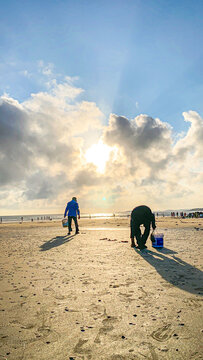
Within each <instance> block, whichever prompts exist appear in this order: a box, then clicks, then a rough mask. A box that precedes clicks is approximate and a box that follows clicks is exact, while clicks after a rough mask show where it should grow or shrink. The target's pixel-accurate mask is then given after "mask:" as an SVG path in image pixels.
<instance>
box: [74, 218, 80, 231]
mask: <svg viewBox="0 0 203 360" xmlns="http://www.w3.org/2000/svg"><path fill="white" fill-rule="evenodd" d="M73 220H74V222H75V233H76V234H78V233H79V227H78V221H77V216H73Z"/></svg>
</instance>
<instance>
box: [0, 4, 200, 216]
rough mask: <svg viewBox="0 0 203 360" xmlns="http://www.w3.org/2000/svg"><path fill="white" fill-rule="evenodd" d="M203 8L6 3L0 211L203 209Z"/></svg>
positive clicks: (0, 63)
mask: <svg viewBox="0 0 203 360" xmlns="http://www.w3.org/2000/svg"><path fill="white" fill-rule="evenodd" d="M202 16H203V2H202V1H201V0H196V1H192V0H191V1H190V0H184V1H182V0H179V1H174V0H168V1H166V0H162V1H161V0H156V1H155V0H153V1H152V0H147V1H141V0H122V1H121V0H117V1H115V0H111V1H105V0H104V1H103V0H96V1H95V0H94V1H92V0H88V1H86V0H72V1H69V0H66V1H65V0H63V1H62V0H57V1H53V0H49V1H48V0H44V1H39V0H35V1H29V0H27V1H23V0H21V1H17V0H7V1H6V2H3V1H2V3H1V12H0V215H2V216H3V215H13V214H43V213H63V211H64V208H65V205H66V203H67V201H69V200H71V198H72V196H77V198H78V201H79V204H80V208H81V212H83V213H85V212H88V213H93V212H102V213H105V212H117V211H129V210H132V209H133V208H134V207H135V206H137V205H141V204H146V205H148V206H150V207H151V209H152V210H154V211H156V210H165V209H181V208H188V209H190V208H194V207H202V206H203V204H202V199H201V194H202V193H203V185H202V184H203V173H202V170H203V161H202V154H203V119H202V116H203V101H202V100H203V69H202V64H203V47H202V38H203V23H202Z"/></svg>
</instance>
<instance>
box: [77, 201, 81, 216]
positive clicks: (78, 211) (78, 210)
mask: <svg viewBox="0 0 203 360" xmlns="http://www.w3.org/2000/svg"><path fill="white" fill-rule="evenodd" d="M77 205H78V204H77ZM77 213H78V219H80V209H79V205H78V206H77Z"/></svg>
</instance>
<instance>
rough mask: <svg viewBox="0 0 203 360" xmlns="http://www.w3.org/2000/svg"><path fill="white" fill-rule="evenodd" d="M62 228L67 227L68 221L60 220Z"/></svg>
mask: <svg viewBox="0 0 203 360" xmlns="http://www.w3.org/2000/svg"><path fill="white" fill-rule="evenodd" d="M62 226H63V227H68V219H63V220H62Z"/></svg>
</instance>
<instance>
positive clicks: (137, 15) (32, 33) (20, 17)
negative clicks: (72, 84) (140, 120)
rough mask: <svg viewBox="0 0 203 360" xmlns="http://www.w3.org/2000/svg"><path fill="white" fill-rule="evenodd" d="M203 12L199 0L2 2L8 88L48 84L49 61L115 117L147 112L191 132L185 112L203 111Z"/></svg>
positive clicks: (1, 62) (0, 43)
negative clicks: (43, 68)
mask: <svg viewBox="0 0 203 360" xmlns="http://www.w3.org/2000/svg"><path fill="white" fill-rule="evenodd" d="M202 15H203V3H202V1H198V0H196V1H187V0H184V1H150V0H149V1H136V0H135V1H132V0H131V1H129V0H127V1H99V0H98V1H91V0H89V1H69V0H68V1H46V0H45V1H15V0H12V1H9V0H8V1H6V2H2V4H1V13H0V24H1V25H0V33H1V40H0V50H1V51H0V52H1V57H0V76H1V85H0V91H1V93H3V92H5V91H6V92H8V93H9V95H11V96H12V97H14V98H16V99H18V100H19V101H22V100H24V99H26V98H28V97H29V95H30V93H33V92H38V91H41V90H43V81H42V79H41V78H40V77H39V76H37V75H38V74H37V63H38V62H39V60H43V61H44V63H45V64H49V63H51V64H53V66H54V70H53V71H54V72H55V75H56V74H61V76H66V75H67V76H77V77H78V81H77V85H78V86H79V87H82V88H83V89H84V90H85V92H84V94H83V98H84V99H87V100H89V101H95V102H96V103H97V105H98V106H99V107H100V109H101V110H102V111H103V112H104V113H105V115H106V116H107V117H108V115H109V113H111V112H113V113H116V114H119V115H125V116H127V117H130V118H133V117H135V116H136V115H138V114H139V113H147V114H149V115H150V116H154V117H159V118H160V119H162V120H163V121H168V122H169V123H170V124H171V125H172V126H173V127H174V128H175V130H177V131H180V130H184V128H185V123H184V121H183V117H182V112H183V111H187V110H190V109H192V110H196V111H198V112H199V113H202V110H203V102H202V94H203V71H202V60H203V59H202V52H203V50H202V48H203V47H202V38H203V25H202ZM25 70H26V71H27V72H28V74H29V73H30V74H32V76H30V77H27V78H26V77H25V76H24V75H23V71H25ZM57 76H58V78H59V77H60V75H57Z"/></svg>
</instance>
